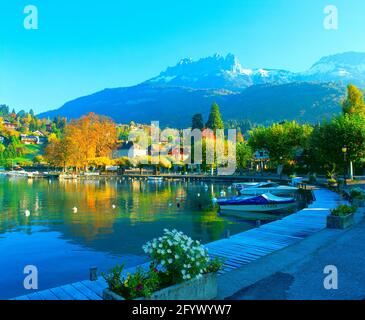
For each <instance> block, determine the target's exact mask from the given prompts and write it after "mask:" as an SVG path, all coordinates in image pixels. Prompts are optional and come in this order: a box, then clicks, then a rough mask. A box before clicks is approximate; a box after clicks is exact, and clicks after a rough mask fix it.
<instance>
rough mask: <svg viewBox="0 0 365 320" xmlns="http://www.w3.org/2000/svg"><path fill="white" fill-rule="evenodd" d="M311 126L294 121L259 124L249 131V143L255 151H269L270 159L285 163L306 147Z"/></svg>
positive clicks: (277, 162)
mask: <svg viewBox="0 0 365 320" xmlns="http://www.w3.org/2000/svg"><path fill="white" fill-rule="evenodd" d="M312 130H313V128H312V127H311V126H310V125H307V124H304V125H300V124H298V123H297V122H295V121H292V122H284V123H275V124H273V125H272V126H269V127H264V126H259V127H257V128H255V129H253V130H251V131H249V136H250V138H249V141H248V143H249V145H250V146H251V148H252V149H253V150H255V151H258V150H266V151H268V152H269V157H270V161H271V162H273V163H275V164H285V163H287V162H289V161H292V160H295V158H296V156H297V155H298V153H300V152H301V151H302V150H304V149H305V148H306V147H307V144H308V141H309V137H310V135H311V133H312Z"/></svg>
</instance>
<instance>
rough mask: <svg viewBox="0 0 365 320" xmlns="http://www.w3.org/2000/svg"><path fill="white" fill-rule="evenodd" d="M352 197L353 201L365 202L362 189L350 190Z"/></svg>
mask: <svg viewBox="0 0 365 320" xmlns="http://www.w3.org/2000/svg"><path fill="white" fill-rule="evenodd" d="M349 193H350V197H351V199H353V200H355V199H356V200H364V199H365V195H364V191H363V190H362V189H361V188H351V189H350V192H349Z"/></svg>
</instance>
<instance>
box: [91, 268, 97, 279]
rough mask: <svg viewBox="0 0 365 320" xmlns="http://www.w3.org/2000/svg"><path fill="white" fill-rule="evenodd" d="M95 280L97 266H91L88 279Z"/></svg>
mask: <svg viewBox="0 0 365 320" xmlns="http://www.w3.org/2000/svg"><path fill="white" fill-rule="evenodd" d="M96 280H98V268H97V267H91V268H90V281H96Z"/></svg>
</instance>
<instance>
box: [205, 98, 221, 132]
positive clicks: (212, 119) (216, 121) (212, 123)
mask: <svg viewBox="0 0 365 320" xmlns="http://www.w3.org/2000/svg"><path fill="white" fill-rule="evenodd" d="M206 127H207V128H209V129H212V130H216V129H224V124H223V120H222V117H221V113H220V111H219V106H218V104H217V103H215V102H214V103H213V105H212V108H211V110H210V114H209V119H208V122H207V124H206Z"/></svg>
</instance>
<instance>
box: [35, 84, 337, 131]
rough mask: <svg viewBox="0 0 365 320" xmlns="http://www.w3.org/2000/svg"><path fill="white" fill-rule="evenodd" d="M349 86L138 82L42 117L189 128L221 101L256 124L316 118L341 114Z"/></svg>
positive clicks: (231, 113) (230, 113) (230, 115)
mask: <svg viewBox="0 0 365 320" xmlns="http://www.w3.org/2000/svg"><path fill="white" fill-rule="evenodd" d="M343 94H344V88H343V87H338V86H336V85H334V84H318V83H317V84H316V83H291V84H282V85H280V84H278V85H268V84H266V85H257V86H252V87H250V88H248V89H246V90H244V91H243V92H241V93H237V92H231V91H226V90H198V89H189V88H182V87H155V86H150V85H139V86H135V87H130V88H117V89H106V90H103V91H100V92H97V93H95V94H92V95H90V96H86V97H82V98H78V99H76V100H73V101H70V102H68V103H66V104H65V105H64V106H63V107H61V108H60V109H58V110H54V111H49V112H46V113H44V114H41V115H40V116H41V117H50V118H52V117H54V116H56V115H62V116H65V117H67V118H68V119H70V118H77V117H80V116H82V115H84V114H86V113H88V112H95V113H98V114H103V115H107V116H110V117H111V118H113V119H114V120H115V121H117V122H121V123H129V122H130V121H131V120H133V121H136V122H140V123H149V122H150V121H153V120H156V121H157V120H158V121H160V124H161V125H162V126H173V127H179V128H185V127H189V126H190V124H191V117H192V115H193V114H195V113H198V112H200V113H203V115H204V117H205V119H207V116H208V112H209V108H210V105H211V104H212V103H213V102H214V101H216V102H217V103H218V104H219V106H220V109H221V112H222V116H223V118H224V119H226V120H228V119H250V120H252V121H254V122H257V123H269V122H272V121H282V120H293V119H297V120H298V121H309V122H317V121H320V120H322V119H323V118H324V117H329V116H331V115H332V114H333V112H339V111H340V108H339V100H340V98H341V96H342V95H343Z"/></svg>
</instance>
